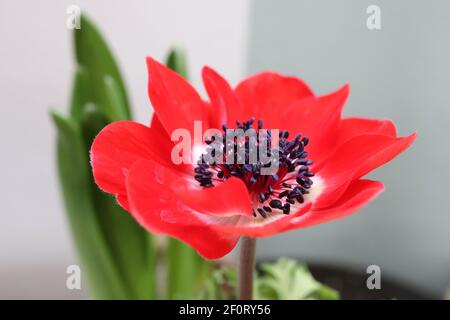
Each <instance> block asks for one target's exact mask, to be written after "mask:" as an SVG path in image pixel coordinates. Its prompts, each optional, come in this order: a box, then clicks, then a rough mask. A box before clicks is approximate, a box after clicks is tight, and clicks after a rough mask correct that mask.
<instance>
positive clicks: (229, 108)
mask: <svg viewBox="0 0 450 320" xmlns="http://www.w3.org/2000/svg"><path fill="white" fill-rule="evenodd" d="M202 77H203V83H204V85H205V89H206V92H207V93H208V96H209V98H210V100H211V105H212V118H213V119H212V121H211V126H212V127H213V128H217V129H220V128H222V125H223V124H224V123H226V124H228V126H229V127H230V128H233V127H234V126H235V125H236V120H242V119H247V118H249V117H250V118H251V113H248V114H246V113H245V110H243V108H242V106H241V104H240V102H239V100H238V98H237V96H236V93H235V92H234V91H233V89H231V87H230V85H229V84H228V82H227V81H226V80H225V79H224V78H222V77H221V76H220V75H219V74H218V73H217V72H216V71H214V70H213V69H211V68H209V67H204V68H203V71H202Z"/></svg>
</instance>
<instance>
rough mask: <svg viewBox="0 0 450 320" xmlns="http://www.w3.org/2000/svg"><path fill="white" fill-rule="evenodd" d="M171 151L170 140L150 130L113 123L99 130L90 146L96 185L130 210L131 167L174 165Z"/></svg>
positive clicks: (131, 123) (133, 125) (129, 123)
mask: <svg viewBox="0 0 450 320" xmlns="http://www.w3.org/2000/svg"><path fill="white" fill-rule="evenodd" d="M170 150H171V145H170V144H169V141H167V140H166V139H164V138H162V137H161V135H160V134H159V133H158V132H157V131H155V130H153V129H151V128H148V127H146V126H143V125H141V124H138V123H136V122H132V121H118V122H114V123H111V124H109V125H108V126H106V127H105V128H103V130H102V131H100V133H99V134H98V135H97V137H96V138H95V140H94V142H93V144H92V147H91V165H92V170H93V175H94V179H95V182H96V183H97V185H98V186H99V187H100V188H101V189H102V190H103V191H105V192H108V193H112V194H115V195H116V196H119V195H120V196H121V197H118V199H117V200H118V201H119V203H120V204H121V205H122V206H123V207H124V208H125V209H127V208H128V205H127V201H126V190H125V177H126V175H127V173H128V170H129V168H130V167H131V165H132V164H133V163H134V162H135V161H137V160H139V159H155V160H156V161H159V162H161V163H164V164H166V165H172V162H171V160H170Z"/></svg>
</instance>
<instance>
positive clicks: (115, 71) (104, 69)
mask: <svg viewBox="0 0 450 320" xmlns="http://www.w3.org/2000/svg"><path fill="white" fill-rule="evenodd" d="M74 40H75V52H76V59H77V61H78V64H80V65H82V66H83V67H85V68H86V70H87V73H88V74H89V79H90V87H91V94H92V100H91V102H94V103H95V104H97V105H98V106H99V107H100V109H101V110H104V111H105V115H106V116H107V118H108V120H110V121H113V120H119V119H130V118H131V113H130V108H129V103H128V97H127V94H126V90H125V84H124V82H123V80H122V77H121V75H120V71H119V68H118V66H117V64H116V62H115V60H114V58H113V55H112V53H111V51H110V50H109V48H108V46H107V44H106V42H105V40H104V39H103V37H102V36H101V34H100V33H99V31H98V30H97V28H96V27H95V26H94V24H93V23H91V22H90V20H89V19H88V18H87V17H86V16H84V15H82V16H81V28H80V29H75V37H74ZM107 76H110V77H111V78H112V79H113V80H114V82H115V85H116V88H117V89H118V90H117V91H116V92H117V95H118V96H119V98H118V99H119V100H120V101H121V103H120V108H121V110H120V112H118V111H117V110H115V109H112V108H110V105H109V97H108V93H107V91H108V88H107V86H105V77H107Z"/></svg>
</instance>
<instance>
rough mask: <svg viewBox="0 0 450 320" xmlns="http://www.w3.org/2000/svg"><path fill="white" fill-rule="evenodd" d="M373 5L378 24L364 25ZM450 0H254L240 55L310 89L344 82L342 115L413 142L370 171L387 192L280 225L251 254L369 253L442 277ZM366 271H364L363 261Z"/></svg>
mask: <svg viewBox="0 0 450 320" xmlns="http://www.w3.org/2000/svg"><path fill="white" fill-rule="evenodd" d="M370 4H377V5H379V6H380V8H381V23H382V29H381V30H378V31H369V30H368V29H367V28H366V18H367V17H368V15H367V14H366V8H367V7H368V6H369V5H370ZM449 12H450V2H449V1H437V0H435V1H406V0H396V1H380V0H378V1H362V0H347V1H324V0H303V1H276V3H275V1H269V0H262V1H259V0H258V1H254V2H253V7H252V12H251V17H252V20H251V21H252V25H251V29H250V46H249V50H250V51H249V55H248V65H249V69H250V71H252V72H254V71H257V70H262V69H273V70H279V71H281V72H285V73H290V74H295V75H298V76H301V77H302V78H304V79H305V80H306V81H307V82H308V83H309V84H310V85H311V86H312V88H313V89H314V90H315V92H317V93H326V92H329V91H332V90H335V89H337V88H338V87H340V86H341V85H342V84H344V83H345V82H348V83H350V85H351V92H350V98H349V100H348V103H347V105H346V107H345V109H344V110H345V115H358V116H367V117H376V118H390V119H393V120H394V121H395V123H396V124H397V125H398V129H399V132H400V133H401V134H403V135H405V134H409V133H411V132H412V131H415V130H417V131H418V133H419V136H418V139H417V140H416V142H415V144H414V145H413V146H412V147H411V148H410V149H409V150H407V152H405V153H404V154H402V155H401V156H399V157H398V158H397V159H395V160H394V161H393V162H392V163H390V164H389V165H387V166H386V167H383V168H380V169H378V170H377V171H376V173H374V174H372V175H371V177H372V178H376V179H380V180H382V181H383V182H384V183H385V185H386V191H385V192H384V193H383V194H382V195H381V196H380V197H379V198H378V199H377V200H376V201H375V202H373V203H372V204H370V205H369V206H368V207H366V208H364V209H363V210H361V211H360V212H359V214H357V215H354V216H352V217H350V218H348V219H344V220H341V221H337V222H334V223H329V224H324V225H321V226H318V227H314V228H310V229H306V230H302V231H296V232H291V233H287V234H284V235H280V236H278V237H275V238H271V239H270V240H266V241H264V242H263V244H261V245H260V249H261V250H260V251H259V253H260V254H262V255H267V256H272V255H280V254H287V255H293V256H300V257H305V258H308V259H311V260H315V261H335V262H336V263H342V264H345V265H346V264H347V263H354V264H355V265H360V266H362V267H364V268H365V267H366V266H367V265H369V264H377V265H379V266H380V267H381V271H382V274H384V275H393V276H395V277H397V278H398V279H400V280H404V281H408V282H410V283H413V284H416V285H417V286H420V287H423V288H425V290H430V291H431V292H433V293H436V294H441V293H442V292H443V291H444V290H445V289H446V288H447V287H448V286H449V285H450V247H449V246H450V233H449V225H450V205H449V198H450V197H449V195H448V193H449V181H450V170H449V169H448V164H449V161H450V148H449V138H450V133H449V125H450V90H449V89H450V88H449V84H450V81H449V80H450V34H449V31H450V19H449ZM363 271H364V270H363Z"/></svg>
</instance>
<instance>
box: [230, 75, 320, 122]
mask: <svg viewBox="0 0 450 320" xmlns="http://www.w3.org/2000/svg"><path fill="white" fill-rule="evenodd" d="M236 94H237V95H238V97H239V99H240V100H241V102H242V104H243V107H244V108H245V110H247V112H246V113H247V114H248V115H249V116H250V117H251V116H255V118H256V119H257V120H258V119H262V120H263V121H264V125H265V127H266V128H271V129H278V128H280V111H281V110H283V109H285V108H287V107H288V106H290V105H291V104H292V103H294V102H296V101H298V100H300V99H303V98H306V97H311V96H313V95H314V94H313V92H312V91H311V89H310V88H309V87H308V85H307V84H306V83H305V82H303V81H302V80H301V79H298V78H295V77H286V76H282V75H280V74H277V73H274V72H263V73H259V74H257V75H254V76H252V77H249V78H247V79H245V80H244V81H242V82H241V83H239V85H238V86H237V87H236ZM238 120H241V121H245V120H248V119H238Z"/></svg>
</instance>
